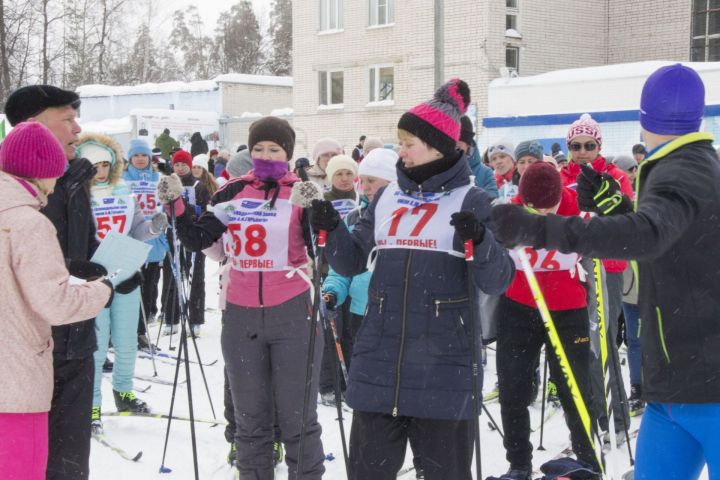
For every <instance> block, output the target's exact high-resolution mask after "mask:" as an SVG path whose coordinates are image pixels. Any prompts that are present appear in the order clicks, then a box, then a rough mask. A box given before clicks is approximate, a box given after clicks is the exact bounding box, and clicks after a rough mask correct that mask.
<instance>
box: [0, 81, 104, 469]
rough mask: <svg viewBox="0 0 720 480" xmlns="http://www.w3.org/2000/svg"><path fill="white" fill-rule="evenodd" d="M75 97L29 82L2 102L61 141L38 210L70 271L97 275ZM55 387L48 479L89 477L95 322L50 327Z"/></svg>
mask: <svg viewBox="0 0 720 480" xmlns="http://www.w3.org/2000/svg"><path fill="white" fill-rule="evenodd" d="M78 107H80V97H79V96H78V95H77V94H76V93H75V92H71V91H68V90H63V89H60V88H57V87H53V86H51V85H31V86H27V87H22V88H19V89H17V90H15V91H14V92H13V93H12V94H11V95H10V97H9V98H8V100H7V102H6V103H5V115H6V117H7V119H8V121H9V122H10V125H12V126H15V125H16V124H18V123H20V122H25V121H36V122H40V123H42V124H43V125H45V126H46V127H48V128H49V129H50V131H51V132H52V133H53V135H55V137H56V138H57V139H58V140H59V141H60V143H61V144H62V147H63V149H64V151H65V155H66V157H67V159H68V161H69V164H68V168H67V170H66V171H65V174H64V175H63V176H62V177H61V178H60V179H58V182H57V185H56V186H55V191H54V193H53V194H51V195H50V196H49V197H48V204H47V206H46V207H45V208H43V210H42V212H43V213H44V214H45V215H46V216H47V217H48V218H49V219H50V221H51V222H52V223H53V225H54V226H55V229H56V230H57V236H58V241H59V242H60V247H61V248H62V251H63V254H64V255H65V258H66V260H68V265H69V270H70V273H71V274H73V275H75V276H80V277H87V275H83V273H82V272H80V271H78V270H77V269H78V268H81V269H83V270H86V271H87V270H90V272H88V273H90V274H93V273H94V274H98V276H99V275H101V274H102V270H104V269H102V267H100V266H99V265H96V264H93V263H91V262H88V261H87V260H88V259H89V258H90V257H91V256H92V254H93V252H94V251H95V249H96V248H97V245H98V242H97V240H96V238H95V221H94V219H93V216H92V211H91V209H90V191H89V183H88V182H89V181H90V179H91V178H92V177H93V176H94V175H95V169H94V168H93V166H92V165H91V164H90V162H89V161H88V160H86V159H84V158H80V159H77V158H75V146H76V144H77V141H78V134H79V133H80V125H78V123H77V121H76V117H77V109H78ZM52 333H53V341H54V343H55V347H54V350H53V360H54V361H53V368H54V377H55V386H54V391H53V398H52V405H51V407H50V415H49V419H48V422H49V425H48V427H49V452H48V465H47V478H48V480H50V479H52V480H71V479H72V480H83V479H87V478H88V476H89V466H88V462H89V457H90V412H91V409H92V396H93V376H94V373H95V368H94V362H93V352H94V351H95V349H96V348H97V341H96V338H95V321H94V319H89V320H87V321H84V322H79V323H74V324H71V325H63V326H59V327H52Z"/></svg>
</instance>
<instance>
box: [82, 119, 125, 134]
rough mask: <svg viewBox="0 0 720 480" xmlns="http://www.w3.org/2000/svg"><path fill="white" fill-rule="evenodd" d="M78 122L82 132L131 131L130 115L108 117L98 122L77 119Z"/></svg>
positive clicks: (115, 132) (109, 132) (107, 132)
mask: <svg viewBox="0 0 720 480" xmlns="http://www.w3.org/2000/svg"><path fill="white" fill-rule="evenodd" d="M78 123H80V126H81V127H82V130H83V131H84V132H95V133H104V134H105V135H117V134H121V133H130V132H131V131H132V122H131V121H130V117H122V118H108V119H107V120H100V121H98V122H83V121H82V119H78Z"/></svg>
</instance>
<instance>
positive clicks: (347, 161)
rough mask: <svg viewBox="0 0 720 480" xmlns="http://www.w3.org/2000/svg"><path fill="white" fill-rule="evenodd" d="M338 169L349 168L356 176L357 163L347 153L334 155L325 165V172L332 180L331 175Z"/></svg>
mask: <svg viewBox="0 0 720 480" xmlns="http://www.w3.org/2000/svg"><path fill="white" fill-rule="evenodd" d="M371 153H372V152H371ZM339 170H350V171H351V172H353V175H354V176H356V177H357V174H358V167H357V163H355V160H353V159H352V158H350V157H348V156H347V155H335V156H334V157H333V158H331V159H330V161H329V162H328V164H327V167H325V173H326V174H327V178H328V179H330V180H332V178H333V175H335V174H336V173H337V172H338V171H339Z"/></svg>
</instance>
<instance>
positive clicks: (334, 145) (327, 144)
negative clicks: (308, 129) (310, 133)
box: [312, 138, 343, 162]
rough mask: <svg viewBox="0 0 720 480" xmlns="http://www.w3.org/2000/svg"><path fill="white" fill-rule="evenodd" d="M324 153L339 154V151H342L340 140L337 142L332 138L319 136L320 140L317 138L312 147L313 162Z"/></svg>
mask: <svg viewBox="0 0 720 480" xmlns="http://www.w3.org/2000/svg"><path fill="white" fill-rule="evenodd" d="M324 153H333V154H335V155H340V154H341V153H343V150H342V146H341V145H340V142H338V141H337V140H335V139H334V138H321V139H320V140H318V141H317V143H316V144H315V146H314V147H313V152H312V157H313V158H312V159H313V162H317V159H318V157H320V155H322V154H324Z"/></svg>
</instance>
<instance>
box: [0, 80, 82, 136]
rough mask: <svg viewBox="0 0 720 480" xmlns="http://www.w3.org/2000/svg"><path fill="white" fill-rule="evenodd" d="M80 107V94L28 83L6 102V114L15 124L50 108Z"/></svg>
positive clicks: (11, 123) (11, 122)
mask: <svg viewBox="0 0 720 480" xmlns="http://www.w3.org/2000/svg"><path fill="white" fill-rule="evenodd" d="M67 106H70V107H72V108H74V109H76V110H77V109H78V108H79V107H80V96H79V95H78V94H77V93H75V92H72V91H70V90H63V89H62V88H58V87H54V86H52V85H28V86H26V87H20V88H18V89H17V90H15V91H14V92H13V93H11V94H10V96H9V97H8V99H7V102H5V116H6V117H7V119H8V121H9V122H10V125H12V126H15V125H17V124H18V123H20V122H24V121H25V120H27V119H28V118H31V117H34V116H36V115H39V114H40V113H42V112H43V111H45V110H46V109H48V108H53V107H67Z"/></svg>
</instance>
